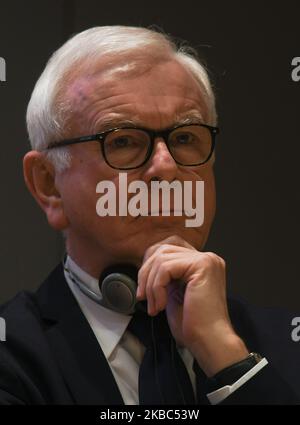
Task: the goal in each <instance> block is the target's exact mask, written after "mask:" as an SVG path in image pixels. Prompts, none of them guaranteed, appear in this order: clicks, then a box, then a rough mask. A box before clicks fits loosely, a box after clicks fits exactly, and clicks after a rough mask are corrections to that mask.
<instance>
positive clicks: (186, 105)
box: [64, 63, 208, 131]
mask: <svg viewBox="0 0 300 425" xmlns="http://www.w3.org/2000/svg"><path fill="white" fill-rule="evenodd" d="M169 65H171V66H169V71H170V70H171V71H174V75H173V72H171V74H170V73H169V74H168V75H164V76H161V74H160V71H163V70H165V67H164V66H160V67H159V68H158V69H157V70H156V71H158V72H154V73H153V72H152V73H147V74H148V75H141V76H138V77H137V76H135V77H134V78H130V77H128V76H124V79H123V80H121V79H120V78H116V76H114V75H113V74H112V75H109V76H108V75H105V73H104V74H103V73H101V72H99V73H93V74H81V75H80V76H77V77H76V78H74V79H73V81H72V82H71V83H70V84H69V85H68V87H67V89H66V91H65V93H64V96H65V97H66V98H68V102H69V104H71V105H72V115H73V116H74V118H75V120H78V119H79V120H82V119H83V117H84V118H85V119H86V124H87V126H88V127H89V128H90V129H91V130H93V131H98V130H101V131H102V130H105V129H107V128H113V127H117V126H120V125H121V126H125V125H130V124H131V125H140V126H143V125H144V126H145V125H146V122H152V121H153V119H154V121H156V122H157V119H159V118H158V115H160V117H161V118H162V120H164V116H165V117H166V118H167V119H168V120H169V122H170V125H173V124H175V125H176V124H177V123H178V124H180V123H182V122H183V121H184V120H188V119H189V118H194V119H195V120H197V121H199V122H200V121H201V122H205V121H206V120H207V115H208V111H207V108H206V104H205V101H204V99H203V95H202V93H201V90H200V86H199V84H198V83H197V82H196V81H195V79H194V78H193V77H191V78H189V77H190V75H187V74H186V73H185V72H184V70H183V72H181V71H182V67H179V68H178V67H177V66H175V67H174V66H173V65H174V64H173V63H172V64H169ZM184 77H185V78H184ZM157 79H159V81H158V82H157V81H156V80H157ZM188 80H190V81H188ZM97 115H98V116H97ZM155 115H157V117H156V119H155ZM152 118H153V119H152ZM126 123H127V124H126ZM166 125H168V124H166ZM164 126H165V124H164V123H163V122H162V123H161V124H157V127H164Z"/></svg>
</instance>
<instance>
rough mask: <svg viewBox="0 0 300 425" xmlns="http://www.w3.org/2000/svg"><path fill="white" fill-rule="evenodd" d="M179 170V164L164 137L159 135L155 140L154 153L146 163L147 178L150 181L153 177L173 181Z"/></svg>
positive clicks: (145, 176) (145, 174) (145, 175)
mask: <svg viewBox="0 0 300 425" xmlns="http://www.w3.org/2000/svg"><path fill="white" fill-rule="evenodd" d="M177 172H178V166H177V164H176V162H175V161H174V159H173V157H172V155H171V153H170V151H169V149H168V147H167V145H166V143H165V141H164V139H162V138H161V137H157V138H156V139H155V141H154V146H153V152H152V155H151V157H150V159H149V161H148V162H147V163H146V170H145V173H144V178H145V180H148V181H150V180H151V179H153V177H159V178H160V180H166V181H169V182H171V181H173V180H174V179H175V178H176V175H177Z"/></svg>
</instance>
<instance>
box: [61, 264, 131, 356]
mask: <svg viewBox="0 0 300 425" xmlns="http://www.w3.org/2000/svg"><path fill="white" fill-rule="evenodd" d="M65 268H67V269H68V270H69V271H70V272H71V274H73V275H74V276H75V277H76V279H79V280H80V282H81V283H82V284H84V285H86V286H87V287H88V288H89V289H91V290H92V291H93V292H95V293H96V294H98V295H100V296H101V292H100V289H99V283H98V279H96V278H95V277H93V276H91V275H89V274H88V273H87V272H86V271H84V270H82V269H81V268H80V267H79V266H78V264H76V263H75V261H74V260H72V258H71V257H70V256H67V259H66V262H65ZM64 273H65V278H66V280H67V283H68V285H69V287H70V289H71V291H72V293H73V295H74V296H75V298H76V300H77V302H78V304H79V306H80V308H81V310H82V312H83V314H84V315H85V317H86V319H87V321H88V322H89V324H90V326H91V328H92V330H93V332H94V334H95V336H96V338H97V340H98V341H99V343H100V346H101V348H102V351H103V353H104V355H105V357H106V359H109V357H110V356H111V354H112V353H113V351H114V349H115V348H116V346H117V345H118V344H119V342H120V340H121V338H122V337H123V335H124V333H125V331H126V328H127V326H128V324H129V322H130V319H131V317H132V316H128V315H125V314H121V313H118V312H116V311H113V310H109V309H108V308H105V307H103V306H101V305H99V304H97V303H96V302H95V301H93V300H92V299H91V298H89V297H88V296H87V295H85V294H84V293H82V291H81V290H80V289H79V288H78V286H77V285H76V283H74V282H73V281H72V279H71V278H70V275H69V273H68V272H66V270H65V271H64Z"/></svg>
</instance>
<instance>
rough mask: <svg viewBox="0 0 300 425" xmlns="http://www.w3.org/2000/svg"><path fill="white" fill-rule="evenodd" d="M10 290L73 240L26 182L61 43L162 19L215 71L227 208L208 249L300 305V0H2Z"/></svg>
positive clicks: (4, 291) (288, 303) (220, 207)
mask: <svg viewBox="0 0 300 425" xmlns="http://www.w3.org/2000/svg"><path fill="white" fill-rule="evenodd" d="M0 5H1V6H0V56H1V57H4V58H5V60H6V63H7V70H6V72H7V81H6V82H2V83H0V139H1V140H0V143H1V151H0V152H1V155H0V196H1V197H0V199H1V208H0V217H1V220H0V240H1V245H0V262H1V264H0V302H4V301H6V300H7V299H9V298H10V297H12V296H13V295H14V294H15V293H16V292H17V291H19V290H21V289H34V288H36V287H37V286H38V285H39V283H40V282H41V280H42V279H43V278H44V277H46V275H47V274H48V272H49V271H50V269H51V268H52V267H53V266H54V265H55V264H56V263H57V262H58V261H59V260H60V258H61V255H62V252H63V243H62V239H61V237H60V235H59V234H58V233H55V232H54V231H53V230H52V229H51V228H50V227H49V226H48V225H47V221H46V218H45V217H44V215H43V213H42V211H40V209H39V208H38V206H37V204H35V202H34V200H33V199H32V198H31V196H30V194H29V193H28V192H27V189H26V187H25V184H24V183H23V175H22V157H23V156H24V154H25V152H26V151H27V150H28V149H29V142H28V137H27V134H26V128H25V111H26V105H27V103H28V101H29V98H30V94H31V92H32V89H33V86H34V84H35V81H36V80H37V78H38V76H39V75H40V73H41V72H42V70H43V68H44V66H45V63H46V61H47V60H48V58H49V56H50V54H51V53H52V52H53V51H54V50H55V49H57V48H58V47H59V46H60V45H61V44H62V43H63V42H64V41H65V40H66V39H67V38H69V37H70V36H71V35H72V34H73V33H76V32H79V31H81V30H83V29H86V28H89V27H92V26H98V25H99V26H100V25H113V24H121V25H122V24H123V25H141V26H149V25H153V24H155V25H158V26H159V27H161V28H163V29H164V31H165V32H167V33H170V34H172V35H173V36H175V37H178V38H179V39H183V40H187V41H188V43H189V44H191V45H192V46H193V47H195V48H197V49H198V51H199V52H200V55H201V57H202V58H203V59H204V61H205V63H207V65H208V67H209V70H210V73H211V76H212V78H213V81H214V85H215V90H216V96H217V106H218V113H219V125H220V128H221V134H220V137H219V138H218V142H217V161H216V166H215V167H216V168H215V170H216V180H217V215H216V220H215V223H214V226H213V229H212V232H211V236H210V239H209V243H208V245H207V250H211V251H214V252H216V253H217V254H219V255H221V256H222V257H223V258H224V259H225V260H226V262H227V269H228V286H229V288H230V290H232V291H233V292H235V293H237V294H239V295H241V296H243V297H244V298H247V299H249V300H250V301H252V302H254V303H256V304H259V305H264V306H282V307H284V308H292V309H297V308H298V306H299V295H300V287H299V283H300V279H299V274H300V273H299V263H300V259H299V248H298V240H299V226H298V219H299V190H298V184H299V178H298V173H299V160H300V155H299V153H300V149H299V139H300V126H299V109H300V82H299V83H296V82H293V81H292V79H291V71H292V66H291V61H292V59H293V58H294V57H295V56H300V37H299V35H300V29H299V15H300V3H299V1H286V2H278V3H276V4H275V3H274V2H271V1H268V2H267V1H265V2H264V3H263V2H258V1H251V2H250V1H248V2H241V1H230V0H228V1H226V2H221V1H216V0H214V1H201V0H198V1H188V0H187V1H182V2H178V1H177V2H176V3H175V2H174V1H162V0H161V1H149V2H142V1H126V2H125V1H96V0H94V1H92V0H85V1H82V0H77V1H58V0H56V1H53V0H51V1H50V0H46V1H45V0H43V1H35V0H27V1H26V2H19V1H10V2H4V1H1V2H0Z"/></svg>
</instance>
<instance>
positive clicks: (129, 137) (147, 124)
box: [0, 26, 300, 405]
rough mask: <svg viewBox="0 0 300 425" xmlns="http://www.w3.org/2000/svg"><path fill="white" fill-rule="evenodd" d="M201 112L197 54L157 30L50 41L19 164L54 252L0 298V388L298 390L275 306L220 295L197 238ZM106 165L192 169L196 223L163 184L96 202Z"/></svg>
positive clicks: (210, 105) (222, 395) (157, 171)
mask: <svg viewBox="0 0 300 425" xmlns="http://www.w3.org/2000/svg"><path fill="white" fill-rule="evenodd" d="M216 119H217V118H216V111H215V103H214V95H213V92H212V88H211V85H210V82H209V79H208V76H207V73H206V71H205V69H204V68H203V66H202V65H201V63H200V62H199V61H198V60H197V59H196V58H195V57H194V55H193V54H192V53H191V50H190V49H185V48H177V47H176V45H175V44H174V43H173V42H172V40H171V39H169V38H168V37H167V36H165V35H163V34H160V33H157V32H155V31H152V30H149V29H144V28H135V27H125V26H111V27H97V28H92V29H89V30H86V31H84V32H82V33H80V34H78V35H76V36H74V37H73V38H71V39H70V40H69V41H68V42H67V43H65V44H64V45H63V46H62V47H61V48H60V49H59V50H57V51H56V52H55V53H54V55H53V56H52V57H51V59H50V60H49V62H48V64H47V66H46V68H45V70H44V72H43V73H42V75H41V77H40V78H39V80H38V82H37V84H36V86H35V89H34V91H33V94H32V97H31V100H30V103H29V105H28V111H27V124H28V132H29V137H30V140H31V144H32V148H33V150H32V151H30V152H28V153H27V154H26V155H25V158H24V177H25V181H26V184H27V186H28V189H29V190H30V192H31V194H32V195H33V196H34V198H35V200H36V201H37V202H38V204H39V206H40V207H41V208H42V209H43V211H44V212H45V214H46V216H47V219H48V222H49V224H50V226H51V227H53V228H54V229H55V230H58V231H62V232H63V234H64V238H65V242H66V253H67V254H66V257H65V259H64V261H63V263H62V264H60V265H58V266H57V268H56V269H55V270H54V271H53V272H52V273H51V274H50V275H49V277H48V278H47V280H46V281H45V282H44V283H43V284H42V285H41V287H40V288H39V289H38V291H37V292H36V293H34V294H32V293H28V292H22V293H21V294H19V295H17V296H16V297H15V298H14V299H13V300H12V301H11V302H9V303H7V304H6V305H5V306H3V307H2V310H1V316H2V317H4V318H5V319H6V324H7V338H6V342H5V343H4V342H3V343H1V345H0V372H1V373H0V403H2V404H123V403H124V404H199V405H200V404H210V403H211V404H219V403H220V404H245V403H247V404H257V403H260V404H264V403H266V404H267V403H270V404H272V403H273V404H274V403H290V404H293V403H297V402H298V401H299V399H300V386H299V384H298V379H296V377H297V376H298V375H299V366H298V365H297V364H298V363H299V362H298V360H297V354H298V353H299V349H298V348H297V346H296V345H295V343H293V342H292V341H291V340H290V329H289V326H290V323H291V322H290V320H291V319H290V317H288V315H284V314H282V315H281V316H280V317H279V318H278V316H276V317H275V316H273V313H269V312H268V313H266V312H264V311H261V310H258V309H253V308H250V307H248V306H247V305H245V304H244V303H242V302H239V301H236V300H233V299H230V300H228V299H227V296H226V278H225V262H224V260H223V259H222V258H220V257H219V256H218V255H216V254H215V253H212V252H205V251H204V246H205V243H206V240H207V238H208V235H209V231H210V228H211V225H212V222H213V218H214V213H215V183H214V172H213V163H214V153H213V151H214V143H215V136H216V134H217V132H218V129H217V127H216ZM121 173H123V176H124V174H125V177H126V179H127V180H126V181H127V185H128V184H129V183H131V182H143V183H145V186H146V187H147V188H148V187H149V188H150V186H151V184H152V183H153V182H156V183H161V182H166V183H169V184H171V183H173V182H179V183H184V182H187V181H189V182H191V183H194V186H193V190H192V191H191V192H190V193H189V194H188V195H189V196H190V197H191V201H192V203H193V205H194V206H195V201H196V197H197V193H198V192H197V190H196V189H195V184H196V183H197V182H203V183H204V197H203V211H204V219H203V223H202V224H201V226H190V227H188V226H186V224H185V223H186V221H185V220H186V218H187V215H189V214H188V213H187V211H186V210H184V211H182V214H179V213H178V211H177V213H175V207H174V202H175V201H174V199H173V198H172V200H173V201H172V200H171V202H170V205H169V211H168V215H167V214H164V213H165V211H163V208H164V205H162V203H160V204H159V210H158V211H156V213H155V214H150V213H149V214H137V215H136V216H133V215H130V214H128V213H127V214H126V211H127V212H128V210H126V209H125V210H124V208H123V207H124V205H123V206H121V207H122V208H123V209H122V208H119V207H120V205H118V208H117V210H118V213H117V214H105V213H104V214H102V216H101V213H100V214H98V213H97V210H96V205H97V201H98V200H99V193H98V192H99V191H98V192H97V190H96V189H97V187H98V184H99V182H103V181H108V182H110V183H111V184H112V186H113V187H114V188H115V190H116V193H118V192H119V191H120V190H121V188H120V180H119V177H120V174H121ZM147 196H148V195H147ZM149 196H150V195H149ZM174 196H175V195H174ZM131 197H132V193H128V198H131ZM108 201H110V197H108ZM149 201H150V199H149ZM172 202H173V204H172ZM151 205H152V204H151ZM121 210H122V213H120V211H121ZM124 211H125V213H124ZM179 212H180V211H179ZM274 326H275V328H274ZM283 339H284V341H283ZM282 342H284V344H282ZM283 346H284V347H285V348H283Z"/></svg>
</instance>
